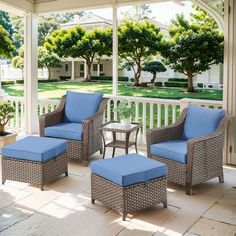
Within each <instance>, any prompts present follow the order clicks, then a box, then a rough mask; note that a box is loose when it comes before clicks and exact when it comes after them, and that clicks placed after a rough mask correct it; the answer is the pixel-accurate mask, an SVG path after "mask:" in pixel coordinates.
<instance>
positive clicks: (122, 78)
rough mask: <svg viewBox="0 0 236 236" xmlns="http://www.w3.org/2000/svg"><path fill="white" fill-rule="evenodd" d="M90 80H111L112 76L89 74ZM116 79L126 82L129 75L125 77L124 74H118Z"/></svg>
mask: <svg viewBox="0 0 236 236" xmlns="http://www.w3.org/2000/svg"><path fill="white" fill-rule="evenodd" d="M91 80H93V81H97V80H100V81H112V76H91ZM118 81H122V82H128V81H129V77H125V76H119V77H118Z"/></svg>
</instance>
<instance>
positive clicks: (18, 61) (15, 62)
mask: <svg viewBox="0 0 236 236" xmlns="http://www.w3.org/2000/svg"><path fill="white" fill-rule="evenodd" d="M11 64H12V66H13V67H14V68H16V69H21V77H22V79H23V78H24V48H23V47H21V48H20V49H19V53H18V55H17V56H15V57H13V58H12V60H11Z"/></svg>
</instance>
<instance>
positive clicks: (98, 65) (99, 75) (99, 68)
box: [97, 63, 100, 76]
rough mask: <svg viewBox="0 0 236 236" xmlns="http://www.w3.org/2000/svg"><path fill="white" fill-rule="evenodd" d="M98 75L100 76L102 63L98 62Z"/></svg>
mask: <svg viewBox="0 0 236 236" xmlns="http://www.w3.org/2000/svg"><path fill="white" fill-rule="evenodd" d="M97 76H100V63H98V67H97Z"/></svg>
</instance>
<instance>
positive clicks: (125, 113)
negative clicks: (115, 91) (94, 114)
mask: <svg viewBox="0 0 236 236" xmlns="http://www.w3.org/2000/svg"><path fill="white" fill-rule="evenodd" d="M116 111H117V114H118V116H119V118H120V123H121V125H123V126H125V127H127V126H130V125H131V117H132V113H133V108H132V106H131V105H130V104H129V103H128V101H127V100H123V101H121V102H120V103H119V105H118V107H117V108H116Z"/></svg>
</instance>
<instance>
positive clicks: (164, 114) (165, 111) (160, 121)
mask: <svg viewBox="0 0 236 236" xmlns="http://www.w3.org/2000/svg"><path fill="white" fill-rule="evenodd" d="M105 97H107V98H109V101H108V104H107V108H106V112H105V113H104V122H106V121H110V120H117V118H118V117H117V112H116V111H114V108H116V107H117V106H118V104H119V102H120V101H121V100H124V99H127V100H128V101H129V103H130V104H132V106H133V107H134V114H133V122H142V130H141V134H142V136H145V134H146V130H147V129H148V128H153V127H161V126H166V125H169V124H172V123H174V122H175V121H176V120H177V118H178V117H179V114H180V112H181V110H182V109H183V108H185V107H187V106H188V104H189V103H191V104H197V105H201V106H205V107H213V108H221V107H222V101H212V100H200V99H187V98H184V99H180V100H171V99H157V98H143V97H131V96H113V95H105ZM3 100H4V101H9V102H10V103H11V104H12V105H13V106H14V107H15V108H16V111H15V116H14V118H13V119H12V120H11V121H10V124H9V127H11V128H16V129H19V130H23V129H24V99H23V97H5V98H4V99H3ZM58 104H59V100H49V99H39V100H38V115H41V114H44V113H47V112H49V111H53V110H55V108H56V107H57V106H58Z"/></svg>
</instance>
